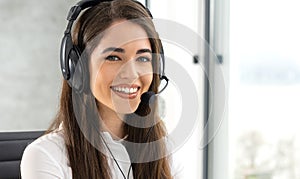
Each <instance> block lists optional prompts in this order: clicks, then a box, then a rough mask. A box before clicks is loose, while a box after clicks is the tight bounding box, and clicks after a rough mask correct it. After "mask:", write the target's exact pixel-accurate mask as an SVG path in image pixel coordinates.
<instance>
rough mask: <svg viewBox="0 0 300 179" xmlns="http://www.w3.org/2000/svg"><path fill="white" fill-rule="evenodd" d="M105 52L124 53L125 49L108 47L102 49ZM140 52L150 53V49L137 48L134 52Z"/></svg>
mask: <svg viewBox="0 0 300 179" xmlns="http://www.w3.org/2000/svg"><path fill="white" fill-rule="evenodd" d="M106 52H119V53H125V50H124V49H122V48H116V47H108V48H106V49H104V50H103V51H102V53H106ZM142 53H152V52H151V50H150V49H148V48H145V49H139V50H138V51H137V52H136V54H142Z"/></svg>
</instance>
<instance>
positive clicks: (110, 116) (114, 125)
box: [99, 103, 125, 139]
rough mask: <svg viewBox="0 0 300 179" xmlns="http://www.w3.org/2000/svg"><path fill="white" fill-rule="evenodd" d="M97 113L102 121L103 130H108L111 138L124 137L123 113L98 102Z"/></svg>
mask: <svg viewBox="0 0 300 179" xmlns="http://www.w3.org/2000/svg"><path fill="white" fill-rule="evenodd" d="M99 113H100V116H101V120H102V121H103V123H104V125H103V130H104V131H108V132H109V133H110V134H111V135H112V137H113V138H115V139H118V138H119V139H122V138H124V136H125V134H124V122H123V118H124V115H121V114H118V113H116V112H115V111H113V110H112V109H110V108H108V107H107V106H105V105H103V104H101V103H99Z"/></svg>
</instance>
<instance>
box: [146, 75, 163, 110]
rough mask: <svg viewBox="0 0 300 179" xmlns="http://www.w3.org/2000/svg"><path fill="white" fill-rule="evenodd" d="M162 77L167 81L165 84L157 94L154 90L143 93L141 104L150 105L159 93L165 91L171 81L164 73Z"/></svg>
mask: <svg viewBox="0 0 300 179" xmlns="http://www.w3.org/2000/svg"><path fill="white" fill-rule="evenodd" d="M160 79H161V80H165V81H166V84H165V86H164V87H163V88H162V89H161V90H160V91H159V92H157V93H156V94H155V93H154V92H153V91H147V92H145V93H143V94H142V96H141V104H144V105H148V106H149V105H151V104H153V102H154V100H155V98H154V97H155V96H157V95H159V94H160V93H161V92H163V91H164V90H165V89H166V87H167V86H168V83H169V79H168V78H167V77H166V76H164V75H163V76H162V77H161V78H160Z"/></svg>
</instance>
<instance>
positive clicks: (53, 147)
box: [21, 131, 182, 179]
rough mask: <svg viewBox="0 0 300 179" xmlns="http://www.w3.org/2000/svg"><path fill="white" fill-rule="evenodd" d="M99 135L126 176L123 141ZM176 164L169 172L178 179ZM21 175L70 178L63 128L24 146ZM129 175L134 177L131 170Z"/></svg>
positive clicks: (116, 175)
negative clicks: (102, 137)
mask: <svg viewBox="0 0 300 179" xmlns="http://www.w3.org/2000/svg"><path fill="white" fill-rule="evenodd" d="M102 136H104V138H105V141H106V142H107V144H108V146H109V148H110V150H111V152H112V153H113V155H114V157H115V158H116V159H117V158H118V159H122V161H118V164H119V166H120V168H121V169H122V171H123V173H124V174H125V175H126V177H127V174H128V170H129V167H130V158H129V155H128V153H127V151H126V148H125V146H124V145H123V144H122V141H123V140H122V139H121V140H113V139H112V137H111V135H110V134H109V133H108V132H103V135H102ZM79 155H80V154H79ZM107 158H108V160H109V161H108V164H109V166H110V168H111V170H112V172H111V173H112V178H113V179H123V175H122V173H121V172H120V170H119V168H118V166H117V164H116V163H115V162H114V160H113V159H112V158H111V157H107ZM176 166H177V165H174V164H173V162H171V169H172V171H171V172H172V175H173V176H174V178H175V179H179V178H181V176H180V175H181V171H182V169H181V168H179V167H178V166H177V167H176ZM21 177H22V179H41V178H42V179H71V178H72V171H71V167H70V166H69V165H68V157H67V151H66V147H65V142H64V139H63V133H62V131H57V132H52V133H49V134H46V135H44V136H41V137H40V138H38V139H37V140H35V141H33V142H32V143H31V144H29V145H28V146H27V147H26V149H25V151H24V153H23V157H22V161H21ZM129 178H130V179H133V176H132V170H131V171H130V176H129Z"/></svg>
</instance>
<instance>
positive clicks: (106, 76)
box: [90, 21, 153, 137]
mask: <svg viewBox="0 0 300 179" xmlns="http://www.w3.org/2000/svg"><path fill="white" fill-rule="evenodd" d="M128 29H131V30H130V31H128ZM119 34H125V35H122V36H120V37H119V36H118V35H119ZM112 37H116V39H117V40H114V39H115V38H112ZM99 52H100V53H99ZM151 60H152V53H151V44H150V41H149V40H148V37H147V34H146V31H145V30H144V29H143V28H142V27H140V26H139V25H136V24H134V23H132V22H128V21H117V22H115V23H114V24H113V25H112V26H111V27H110V28H108V29H107V30H106V31H105V35H104V37H103V38H102V39H101V42H100V43H99V45H98V46H97V47H96V48H95V50H94V51H93V52H92V54H91V62H90V68H91V71H90V77H91V80H90V82H91V84H90V85H91V90H92V93H93V94H94V96H95V98H96V99H97V101H98V106H99V109H104V108H103V105H105V106H107V107H108V108H110V109H112V110H113V111H117V112H118V113H122V114H126V113H132V112H134V111H135V110H136V109H137V107H138V105H139V103H140V97H141V95H142V94H143V93H145V92H147V91H148V89H149V87H150V85H151V82H152V79H153V72H152V64H151ZM103 113H104V112H103ZM108 115H109V116H112V114H108ZM102 118H103V119H105V118H106V117H104V116H102ZM119 137H122V136H119Z"/></svg>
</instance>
